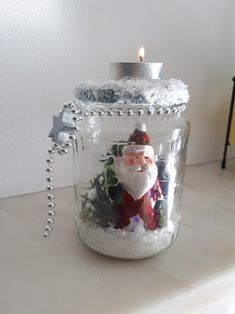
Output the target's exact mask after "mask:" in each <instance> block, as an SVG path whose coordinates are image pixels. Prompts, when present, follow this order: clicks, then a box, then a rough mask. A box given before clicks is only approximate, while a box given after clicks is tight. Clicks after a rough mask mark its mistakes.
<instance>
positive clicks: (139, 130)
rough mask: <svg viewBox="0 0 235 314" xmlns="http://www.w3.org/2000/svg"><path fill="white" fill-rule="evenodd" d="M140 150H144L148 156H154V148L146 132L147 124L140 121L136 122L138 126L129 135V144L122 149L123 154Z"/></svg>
mask: <svg viewBox="0 0 235 314" xmlns="http://www.w3.org/2000/svg"><path fill="white" fill-rule="evenodd" d="M139 152H143V153H144V154H145V155H147V156H148V157H150V158H154V149H153V147H152V145H151V142H150V138H149V136H148V134H147V132H146V126H145V124H144V123H140V122H138V123H136V128H135V130H134V132H133V133H132V134H131V135H130V137H129V140H128V145H126V146H125V147H124V148H123V150H122V153H123V155H126V154H129V153H139Z"/></svg>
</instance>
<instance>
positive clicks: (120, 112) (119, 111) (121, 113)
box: [117, 109, 123, 117]
mask: <svg viewBox="0 0 235 314" xmlns="http://www.w3.org/2000/svg"><path fill="white" fill-rule="evenodd" d="M117 114H118V116H119V117H121V116H122V115H123V112H122V110H121V109H118V111H117Z"/></svg>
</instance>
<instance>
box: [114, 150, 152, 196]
mask: <svg viewBox="0 0 235 314" xmlns="http://www.w3.org/2000/svg"><path fill="white" fill-rule="evenodd" d="M115 168H116V173H117V176H118V179H119V181H120V182H121V183H122V185H123V187H124V188H125V189H126V190H127V191H128V192H129V193H130V194H131V195H132V196H133V198H134V199H135V200H137V199H139V198H141V197H142V196H143V195H144V194H145V193H146V192H148V191H149V190H150V189H151V188H152V187H153V185H154V183H155V182H156V180H157V174H158V171H157V166H156V164H155V162H154V159H153V157H152V156H148V155H146V154H144V152H137V153H133V152H132V153H128V154H125V155H124V156H123V157H120V158H118V159H117V160H116V162H115Z"/></svg>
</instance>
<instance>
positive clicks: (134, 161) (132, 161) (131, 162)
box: [123, 152, 154, 171]
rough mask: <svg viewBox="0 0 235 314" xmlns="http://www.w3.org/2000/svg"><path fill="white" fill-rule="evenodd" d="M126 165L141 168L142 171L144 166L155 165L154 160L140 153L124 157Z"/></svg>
mask: <svg viewBox="0 0 235 314" xmlns="http://www.w3.org/2000/svg"><path fill="white" fill-rule="evenodd" d="M123 161H124V165H125V166H127V167H129V166H136V167H137V168H138V167H139V168H140V171H141V169H142V167H143V166H146V165H147V166H150V165H152V164H153V162H154V161H153V159H152V158H150V157H149V156H147V154H144V152H138V153H129V154H126V155H125V156H124V157H123Z"/></svg>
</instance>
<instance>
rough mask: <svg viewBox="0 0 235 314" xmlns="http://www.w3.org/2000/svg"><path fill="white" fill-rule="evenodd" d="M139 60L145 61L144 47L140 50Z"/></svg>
mask: <svg viewBox="0 0 235 314" xmlns="http://www.w3.org/2000/svg"><path fill="white" fill-rule="evenodd" d="M138 59H139V61H140V62H142V61H143V59H144V47H141V48H140V50H139V53H138Z"/></svg>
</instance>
